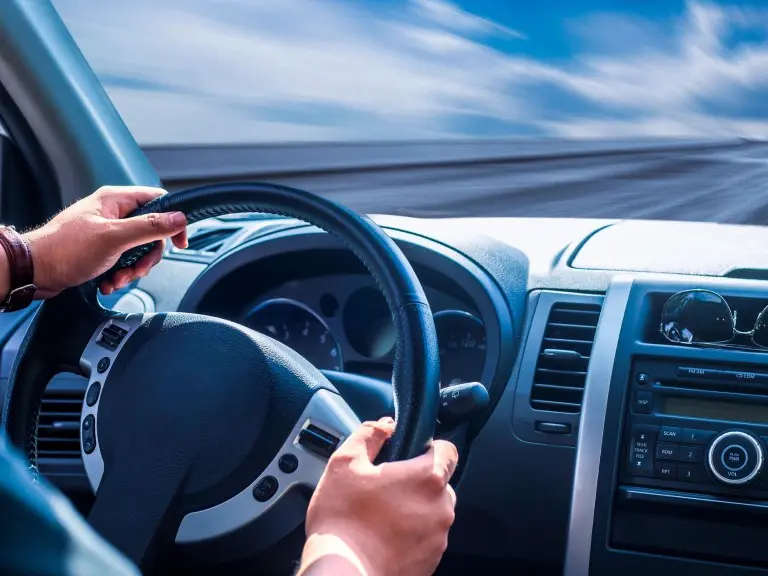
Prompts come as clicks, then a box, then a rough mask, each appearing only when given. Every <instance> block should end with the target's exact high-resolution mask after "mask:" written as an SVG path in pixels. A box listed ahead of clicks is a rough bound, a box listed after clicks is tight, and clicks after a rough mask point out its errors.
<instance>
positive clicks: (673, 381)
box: [656, 366, 768, 396]
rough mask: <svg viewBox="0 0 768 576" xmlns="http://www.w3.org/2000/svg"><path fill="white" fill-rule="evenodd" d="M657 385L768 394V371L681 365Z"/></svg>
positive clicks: (658, 380)
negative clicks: (672, 375) (675, 371)
mask: <svg viewBox="0 0 768 576" xmlns="http://www.w3.org/2000/svg"><path fill="white" fill-rule="evenodd" d="M656 385H658V386H662V387H665V388H678V389H682V390H703V391H706V392H723V393H726V394H749V395H752V396H768V373H764V372H753V371H740V370H722V369H713V368H697V367H688V366H680V367H678V368H677V373H676V377H672V378H670V377H662V378H658V379H657V380H656Z"/></svg>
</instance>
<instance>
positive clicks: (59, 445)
mask: <svg viewBox="0 0 768 576" xmlns="http://www.w3.org/2000/svg"><path fill="white" fill-rule="evenodd" d="M84 394H85V392H84V391H80V392H78V391H71V390H67V391H61V390H51V389H48V390H46V391H45V394H44V396H43V400H42V402H41V403H40V419H39V424H38V426H37V456H38V458H47V459H50V460H62V459H76V458H80V410H81V407H82V405H83V396H84ZM44 464H45V463H44V462H40V470H41V472H43V473H45V472H46V470H47V468H46V465H44Z"/></svg>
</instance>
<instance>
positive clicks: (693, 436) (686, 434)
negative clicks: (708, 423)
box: [680, 428, 717, 446]
mask: <svg viewBox="0 0 768 576" xmlns="http://www.w3.org/2000/svg"><path fill="white" fill-rule="evenodd" d="M715 434H717V432H715V431H714V430H696V429H694V428H683V433H682V434H681V435H680V441H681V442H685V443H686V444H699V445H702V446H703V445H704V444H709V441H710V440H712V437H713V436H714V435H715Z"/></svg>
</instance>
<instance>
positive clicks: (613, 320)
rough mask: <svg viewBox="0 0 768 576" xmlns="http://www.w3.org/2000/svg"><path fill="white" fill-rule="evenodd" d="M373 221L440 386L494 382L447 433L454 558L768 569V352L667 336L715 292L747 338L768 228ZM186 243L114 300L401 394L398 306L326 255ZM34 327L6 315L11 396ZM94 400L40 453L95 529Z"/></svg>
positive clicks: (630, 567) (239, 222)
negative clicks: (231, 325)
mask: <svg viewBox="0 0 768 576" xmlns="http://www.w3.org/2000/svg"><path fill="white" fill-rule="evenodd" d="M374 219H375V220H376V221H377V222H378V223H379V224H380V225H382V226H383V227H384V228H385V229H386V231H387V232H388V234H390V235H391V236H392V238H393V239H394V240H395V241H396V242H397V243H398V245H399V246H400V247H401V249H402V250H403V252H404V253H405V255H406V256H407V257H408V259H409V260H410V262H411V263H412V265H413V267H414V270H415V271H416V273H417V275H418V276H419V278H420V280H421V282H422V284H423V285H424V288H425V292H426V294H427V297H428V300H429V302H430V306H431V308H432V312H433V315H434V319H435V325H436V329H437V333H438V343H439V348H440V359H441V383H442V385H448V384H452V383H458V382H469V381H476V382H481V383H482V384H483V385H484V386H485V387H486V388H487V390H488V393H489V396H490V403H489V406H488V408H487V409H486V410H485V411H483V412H482V413H479V414H477V415H476V416H475V417H474V418H473V419H472V420H471V421H470V422H468V423H467V424H466V425H463V426H462V427H461V428H460V429H458V430H454V431H452V436H451V439H452V440H453V441H454V442H456V443H457V446H459V449H460V453H461V465H460V468H459V470H458V471H457V476H456V480H455V488H456V492H457V495H458V503H457V516H456V523H455V525H454V528H453V529H452V532H451V536H450V543H449V549H448V557H449V558H452V559H454V561H456V562H459V561H460V560H461V559H462V558H470V559H471V561H470V564H469V565H468V566H470V567H471V568H472V569H473V570H477V571H480V572H485V573H495V572H497V571H501V570H504V571H506V572H513V571H515V570H517V571H519V572H521V573H527V574H550V573H552V574H560V573H565V574H567V575H569V576H581V575H584V574H606V573H623V574H638V575H639V574H649V573H654V572H656V573H659V574H676V575H677V574H703V575H705V576H706V575H709V574H752V573H761V572H764V570H766V569H768V554H767V553H766V552H765V547H764V546H763V545H762V544H761V542H764V539H765V538H766V537H768V472H766V471H765V468H766V467H767V466H766V464H765V459H766V454H768V388H766V386H768V354H766V353H765V349H761V348H758V347H755V346H753V342H750V341H749V338H748V337H746V336H744V337H743V338H746V340H744V341H743V342H742V341H739V342H736V343H735V345H729V346H712V347H708V346H695V345H694V346H691V345H685V344H680V343H678V342H673V341H670V340H669V339H668V338H665V337H662V336H661V335H660V333H659V326H660V322H661V318H662V316H663V314H662V310H663V306H664V302H666V301H668V299H669V298H670V297H671V296H672V295H673V294H676V293H678V292H680V291H685V290H692V289H694V290H702V289H703V290H709V291H715V292H717V293H718V294H722V295H723V297H724V299H725V300H726V301H727V303H728V304H729V305H730V308H731V309H732V310H734V311H736V312H737V313H738V314H737V328H738V330H739V331H740V332H744V333H747V332H749V331H750V329H751V327H753V326H754V325H756V318H757V317H758V315H759V313H760V311H761V310H762V309H763V308H765V306H766V305H767V304H768V284H766V283H765V280H766V279H768V252H766V251H765V249H764V247H765V246H766V245H768V232H767V231H766V230H764V229H762V228H750V227H741V226H721V225H713V224H684V225H682V226H684V227H685V234H684V235H683V236H684V239H683V240H682V241H680V242H675V243H670V242H668V241H667V239H668V238H669V237H670V236H669V235H670V234H671V233H672V232H676V233H679V232H680V226H681V224H680V223H664V222H642V221H639V222H620V221H607V220H567V219H564V220H557V219H516V218H486V219H446V220H421V219H412V218H401V217H395V216H377V217H374ZM676 237H677V236H676ZM190 240H191V242H190V243H191V249H190V250H187V251H178V250H176V249H174V248H169V249H168V252H167V254H166V257H165V258H164V260H163V262H162V263H161V264H160V265H158V267H157V268H156V269H155V270H154V271H153V273H152V274H150V275H149V276H147V277H146V278H143V279H141V280H140V281H139V282H138V283H137V284H136V285H134V286H132V287H130V289H129V290H126V291H123V292H122V293H120V294H118V295H117V296H115V297H113V298H112V299H107V300H106V301H105V303H106V304H108V305H112V306H115V307H117V308H118V309H124V310H131V311H150V312H151V311H155V310H158V311H170V310H174V311H184V312H194V313H201V314H208V315H213V316H217V317H220V318H225V319H228V320H231V321H234V322H238V323H242V324H244V325H247V326H250V327H252V328H253V329H255V330H257V331H260V332H262V333H264V334H267V335H269V336H271V337H273V338H276V339H278V340H280V341H281V342H283V343H284V344H286V345H288V346H290V347H293V348H294V349H295V350H297V351H298V352H300V353H301V354H302V355H304V356H305V357H306V358H307V359H309V360H310V361H311V362H312V363H313V364H315V365H316V366H317V367H318V368H321V369H323V370H326V371H330V372H343V373H347V374H353V375H360V376H364V377H368V378H374V379H377V380H380V381H381V382H383V383H387V382H389V380H390V377H391V371H392V347H393V344H394V334H393V329H392V323H391V320H390V318H389V316H388V310H387V308H386V304H385V303H384V300H383V298H382V297H381V295H380V294H379V292H378V290H377V287H376V284H375V282H374V281H373V280H372V279H371V278H370V276H369V275H368V274H367V273H366V271H365V269H364V268H363V267H362V265H361V264H360V263H359V262H358V261H357V260H356V259H355V258H354V257H353V256H352V255H351V254H350V253H348V252H347V251H346V250H345V249H344V248H343V247H342V246H341V245H339V244H338V243H337V242H336V241H335V240H334V239H333V238H331V237H329V236H328V235H327V234H325V233H323V232H321V231H320V230H318V229H316V228H314V227H312V226H308V225H305V224H302V223H300V222H296V221H293V220H289V219H274V218H262V217H256V216H254V215H240V216H235V217H227V218H220V219H214V220H209V221H206V222H203V223H200V224H198V225H195V226H194V227H193V228H192V229H191V230H190ZM28 315H29V312H26V311H25V312H23V313H21V314H10V315H3V316H2V317H0V338H2V342H3V354H2V361H1V362H0V390H1V389H2V387H3V384H4V382H5V381H7V378H8V375H9V371H10V367H11V365H12V362H13V359H14V357H15V354H16V352H17V351H18V347H19V346H20V343H21V339H22V338H23V334H24V328H25V326H26V323H27V322H28V320H29V316H28ZM83 394H84V384H83V383H82V382H80V381H79V380H78V377H76V376H73V375H68V376H66V375H65V376H59V377H56V378H54V380H52V382H51V384H50V385H49V390H48V392H47V395H46V398H45V399H44V401H43V406H42V412H41V417H40V426H39V428H40V429H39V436H40V442H39V449H40V464H41V470H42V471H43V473H44V474H46V475H47V476H48V477H49V478H50V479H51V480H52V481H54V482H55V483H56V484H58V485H59V486H60V487H62V488H63V489H64V490H65V491H66V492H67V494H68V495H69V496H70V497H71V498H72V499H73V500H74V501H76V502H77V503H78V505H79V506H80V507H81V509H83V510H85V511H87V507H88V487H87V484H86V482H85V480H84V476H83V473H82V465H81V463H80V462H79V461H78V455H79V440H78V436H77V427H76V426H75V428H74V435H72V427H71V426H68V425H67V422H70V421H73V422H76V421H78V420H77V419H78V418H79V413H78V412H77V409H78V406H79V404H78V402H82V395H83ZM67 411H70V412H67ZM68 414H69V416H68ZM68 418H69V419H68Z"/></svg>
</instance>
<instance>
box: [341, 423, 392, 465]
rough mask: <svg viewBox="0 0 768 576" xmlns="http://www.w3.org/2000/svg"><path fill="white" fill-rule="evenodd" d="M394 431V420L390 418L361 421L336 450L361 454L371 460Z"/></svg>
mask: <svg viewBox="0 0 768 576" xmlns="http://www.w3.org/2000/svg"><path fill="white" fill-rule="evenodd" d="M394 432H395V421H394V420H392V418H382V419H381V420H379V421H377V422H363V425H362V426H360V428H358V429H357V430H355V431H354V432H353V433H352V434H351V435H350V436H349V438H347V439H346V440H345V441H344V444H342V445H341V447H340V448H339V449H338V450H337V452H342V453H347V454H351V455H358V456H362V457H364V458H367V459H368V460H369V461H370V462H373V461H374V460H375V459H376V456H378V455H379V452H381V449H382V447H383V446H384V444H385V443H386V441H387V440H389V439H390V438H391V437H392V434H394Z"/></svg>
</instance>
